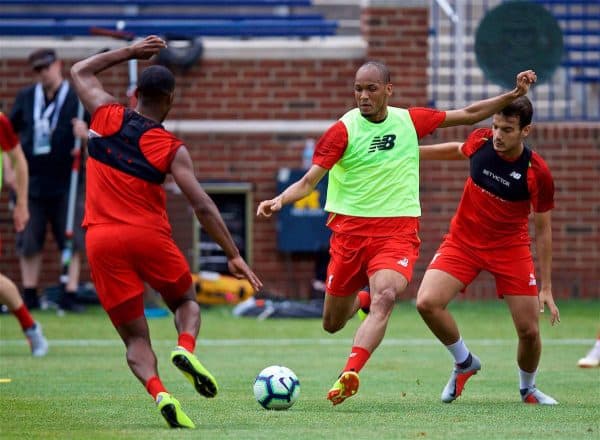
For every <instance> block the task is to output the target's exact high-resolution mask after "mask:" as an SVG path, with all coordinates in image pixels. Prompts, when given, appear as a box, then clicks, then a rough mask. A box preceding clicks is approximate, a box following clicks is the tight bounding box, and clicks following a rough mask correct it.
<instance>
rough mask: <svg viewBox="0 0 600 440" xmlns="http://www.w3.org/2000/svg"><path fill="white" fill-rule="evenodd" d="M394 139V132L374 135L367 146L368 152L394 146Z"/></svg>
mask: <svg viewBox="0 0 600 440" xmlns="http://www.w3.org/2000/svg"><path fill="white" fill-rule="evenodd" d="M395 140H396V135H395V134H386V135H385V136H375V137H374V138H373V141H372V142H371V145H370V146H369V153H374V152H375V151H385V150H391V149H392V148H394V145H396V144H395Z"/></svg>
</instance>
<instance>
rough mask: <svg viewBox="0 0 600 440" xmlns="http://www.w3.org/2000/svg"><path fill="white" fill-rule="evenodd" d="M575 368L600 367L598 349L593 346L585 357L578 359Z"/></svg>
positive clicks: (599, 349)
mask: <svg viewBox="0 0 600 440" xmlns="http://www.w3.org/2000/svg"><path fill="white" fill-rule="evenodd" d="M577 366H578V367H581V368H594V367H600V347H597V346H594V348H592V349H591V350H590V352H589V353H588V354H586V355H585V357H583V358H581V359H579V361H578V362H577Z"/></svg>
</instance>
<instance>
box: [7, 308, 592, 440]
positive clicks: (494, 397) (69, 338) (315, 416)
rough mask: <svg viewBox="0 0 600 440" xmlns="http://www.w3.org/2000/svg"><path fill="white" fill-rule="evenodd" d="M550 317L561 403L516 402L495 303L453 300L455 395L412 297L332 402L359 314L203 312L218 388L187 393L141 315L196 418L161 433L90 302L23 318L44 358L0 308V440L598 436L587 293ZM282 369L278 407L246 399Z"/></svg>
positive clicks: (202, 349)
mask: <svg viewBox="0 0 600 440" xmlns="http://www.w3.org/2000/svg"><path fill="white" fill-rule="evenodd" d="M559 307H560V308H561V316H562V323H561V324H560V325H559V326H558V327H550V325H549V324H548V322H547V319H545V318H544V320H543V322H542V325H541V328H542V337H543V340H544V349H543V354H542V361H541V365H540V374H539V375H538V381H537V382H538V386H539V388H540V389H542V390H543V391H544V392H546V393H548V394H550V395H552V396H553V397H555V398H556V399H557V400H558V401H559V402H560V405H558V406H556V407H541V406H531V405H524V404H522V403H521V402H520V399H519V393H518V375H517V370H516V364H515V348H516V337H515V335H514V330H513V327H512V322H511V320H510V317H509V314H508V311H507V309H506V307H505V305H504V304H502V303H501V302H480V303H470V302H459V303H455V304H454V305H453V306H452V310H453V311H454V312H455V316H456V317H457V320H458V322H459V325H460V326H461V329H462V333H463V336H464V338H465V340H466V341H467V343H468V345H469V346H470V348H471V349H472V350H473V351H474V352H476V353H477V354H478V355H479V357H480V358H481V360H482V362H483V369H482V371H481V372H480V373H479V374H478V375H477V376H474V377H473V378H472V379H471V380H470V382H469V383H468V385H467V387H466V390H465V392H464V393H463V395H462V396H461V397H460V398H459V399H458V400H457V401H455V402H454V403H452V404H450V405H447V404H443V403H441V402H440V400H439V398H440V393H441V390H442V388H443V386H444V385H445V383H446V380H447V378H448V375H449V373H450V369H451V365H452V362H451V358H450V356H449V354H448V353H447V352H446V350H445V349H444V348H443V347H442V346H441V345H440V344H439V343H437V342H436V341H435V340H434V339H433V337H432V335H431V334H430V333H429V330H428V329H427V328H426V327H425V325H424V324H423V322H422V321H421V319H420V318H419V316H418V315H417V312H416V311H415V309H414V306H413V305H412V304H410V303H400V304H398V305H397V306H396V310H395V312H394V316H393V317H392V320H391V323H390V326H389V328H388V332H387V335H386V340H385V341H384V344H383V345H382V346H381V347H380V348H379V349H378V351H377V352H376V353H375V354H374V355H373V357H372V358H371V360H370V361H369V363H368V364H367V366H366V368H365V369H364V370H363V372H362V373H361V388H360V391H359V393H358V394H357V396H356V397H353V398H352V399H349V400H347V401H346V402H345V403H343V404H342V405H339V406H336V407H332V406H331V405H330V403H329V402H328V401H327V400H326V399H325V395H326V393H327V390H328V389H329V387H330V386H331V384H332V383H333V381H334V380H335V379H336V377H337V375H338V373H339V371H340V368H341V367H342V366H343V364H344V363H345V359H346V357H347V355H348V352H349V348H350V344H351V338H352V335H353V333H354V330H355V328H356V326H357V325H358V320H353V321H351V322H349V323H348V326H347V327H346V328H345V329H344V330H343V331H342V332H340V333H339V334H336V335H328V334H326V333H325V332H324V331H323V330H322V329H321V323H320V321H319V320H317V319H307V320H266V321H257V320H255V319H253V318H235V317H233V316H231V314H230V309H229V308H212V309H207V310H204V311H203V326H202V330H201V334H200V339H199V345H198V347H197V349H196V353H197V354H198V357H199V358H200V359H201V360H202V361H203V363H204V365H205V366H206V367H207V368H209V369H210V370H211V371H212V372H213V374H214V375H215V376H216V377H217V380H218V381H219V385H220V393H219V395H218V396H217V397H216V398H215V399H212V400H207V399H204V398H201V397H200V396H198V395H197V394H196V393H195V392H194V390H193V388H192V386H191V385H190V384H189V383H188V382H187V381H186V380H185V379H184V378H183V376H181V375H180V373H179V372H178V371H177V370H176V369H175V368H174V367H173V366H172V365H171V364H170V363H169V362H168V359H169V353H170V351H171V349H172V348H173V346H174V344H175V341H176V335H175V330H174V328H173V325H172V322H171V319H170V318H163V319H154V320H151V321H150V326H151V332H152V336H153V338H154V348H155V351H156V352H157V355H158V358H159V369H160V372H161V375H162V379H163V382H164V383H165V385H166V386H167V388H168V389H169V391H170V392H171V393H173V394H174V395H175V396H176V397H177V398H178V399H179V401H180V402H181V404H182V406H183V408H184V409H185V411H186V412H187V414H188V415H189V416H190V417H191V418H192V419H193V420H194V421H195V422H196V424H197V426H198V428H197V429H196V430H194V431H169V430H168V428H166V425H165V424H164V421H163V419H162V417H161V416H160V415H159V413H158V411H157V410H156V408H155V406H154V405H153V403H152V400H151V398H150V397H149V395H148V394H146V392H145V390H144V388H143V387H142V385H141V384H140V383H138V382H137V380H136V379H135V378H134V377H133V375H132V374H131V373H130V372H129V369H128V367H127V365H126V363H125V357H124V350H123V347H122V345H121V342H120V340H119V339H118V338H117V335H116V333H115V332H114V330H113V329H112V327H111V326H110V323H109V321H108V318H107V317H106V316H105V314H104V312H103V311H102V310H101V309H100V308H99V307H92V308H90V309H89V311H88V312H86V313H85V314H84V315H79V316H77V315H67V316H65V317H62V318H59V317H57V316H56V315H55V314H54V313H52V312H50V311H47V312H40V313H38V314H36V318H37V319H39V320H40V321H41V322H42V323H43V325H44V329H45V333H46V335H47V336H48V338H49V339H50V344H51V345H50V350H51V351H50V353H49V354H48V356H47V357H45V358H42V359H34V358H32V357H31V356H30V355H29V352H28V347H27V346H26V344H25V342H24V338H23V336H22V334H21V333H20V329H19V327H18V324H17V322H16V320H15V319H14V317H12V316H8V315H3V316H0V378H4V379H10V382H7V381H3V382H4V383H0V438H2V439H13V438H15V439H16V438H19V439H23V438H26V439H38V438H39V439H112V438H118V439H142V438H144V439H145V438H152V437H156V436H157V435H158V436H161V437H162V436H167V435H168V436H169V437H172V438H203V439H328V440H334V439H344V440H347V439H349V438H352V439H454V438H463V439H464V438H467V439H486V440H487V439H580V438H581V439H598V438H600V369H591V370H582V369H579V368H577V367H576V362H577V359H579V358H580V357H581V356H583V355H584V354H585V352H586V351H587V350H588V349H589V348H590V347H591V344H592V342H593V339H594V337H595V334H596V331H597V327H598V325H600V302H599V301H593V302H589V301H588V302H576V301H570V302H562V303H559ZM271 364H281V365H285V366H287V367H289V368H291V369H292V370H294V371H295V372H296V374H297V375H298V377H299V379H300V382H301V395H300V399H299V400H298V402H297V403H296V404H295V405H294V407H292V408H291V409H290V410H288V411H282V412H274V411H266V410H264V409H262V408H261V407H260V406H259V405H258V404H257V403H256V402H255V401H254V397H253V394H252V384H253V379H254V377H255V375H256V374H257V373H258V372H259V371H260V370H261V369H262V368H264V367H265V366H267V365H271Z"/></svg>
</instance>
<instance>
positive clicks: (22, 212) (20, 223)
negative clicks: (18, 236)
mask: <svg viewBox="0 0 600 440" xmlns="http://www.w3.org/2000/svg"><path fill="white" fill-rule="evenodd" d="M28 221H29V208H28V207H27V203H17V204H16V205H15V209H14V211H13V223H14V225H15V231H17V232H22V231H23V229H25V226H26V225H27V222H28Z"/></svg>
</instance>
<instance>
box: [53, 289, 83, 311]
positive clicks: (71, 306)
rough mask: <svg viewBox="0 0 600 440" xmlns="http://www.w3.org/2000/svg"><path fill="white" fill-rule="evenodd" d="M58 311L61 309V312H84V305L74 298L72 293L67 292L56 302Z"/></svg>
mask: <svg viewBox="0 0 600 440" xmlns="http://www.w3.org/2000/svg"><path fill="white" fill-rule="evenodd" d="M58 311H59V314H60V312H61V311H62V312H63V313H64V312H70V313H83V312H85V306H83V305H82V304H79V303H78V302H77V298H75V295H74V294H71V293H67V294H63V295H62V297H61V298H60V301H59V302H58Z"/></svg>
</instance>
